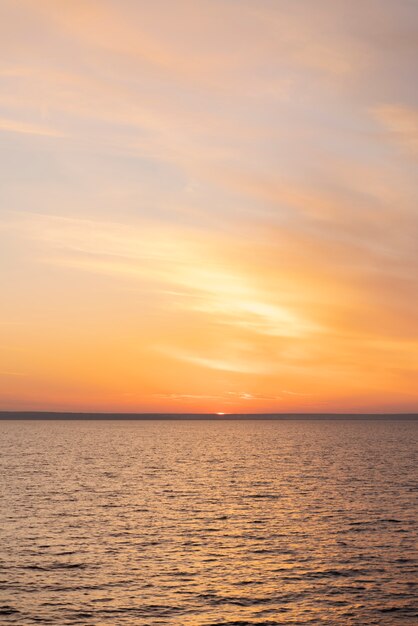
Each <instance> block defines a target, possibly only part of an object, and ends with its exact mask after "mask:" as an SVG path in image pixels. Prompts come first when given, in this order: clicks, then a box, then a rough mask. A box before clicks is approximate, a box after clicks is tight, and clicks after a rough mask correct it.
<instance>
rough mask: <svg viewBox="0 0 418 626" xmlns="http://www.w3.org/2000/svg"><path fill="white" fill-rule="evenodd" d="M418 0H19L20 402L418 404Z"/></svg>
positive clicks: (15, 192) (5, 254) (5, 38)
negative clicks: (58, 0)
mask: <svg viewBox="0 0 418 626" xmlns="http://www.w3.org/2000/svg"><path fill="white" fill-rule="evenodd" d="M417 58H418V2H417V1H416V0H362V1H361V2H360V0H358V1H357V0H315V2H313V1H312V0H153V1H152V2H149V1H148V0H60V2H56V1H55V0H19V2H16V1H15V0H0V286H1V305H0V409H3V410H73V411H123V412H125V411H126V412H129V411H132V412H140V411H144V412H165V411H170V412H220V413H221V412H222V413H228V412H245V413H252V412H310V411H312V412H347V411H348V412H350V411H353V412H365V411H369V412H393V411H399V412H413V411H417V410H418V384H417V381H418V376H417V373H418V367H417V365H418V288H417V287H418V285H417V283H418V245H417V241H418V209H417V196H418V176H417V169H416V168H417V160H418V81H417V70H416V67H417Z"/></svg>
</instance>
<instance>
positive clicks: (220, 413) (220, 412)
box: [216, 411, 225, 415]
mask: <svg viewBox="0 0 418 626" xmlns="http://www.w3.org/2000/svg"><path fill="white" fill-rule="evenodd" d="M216 415H225V413H222V411H219V413H217V414H216Z"/></svg>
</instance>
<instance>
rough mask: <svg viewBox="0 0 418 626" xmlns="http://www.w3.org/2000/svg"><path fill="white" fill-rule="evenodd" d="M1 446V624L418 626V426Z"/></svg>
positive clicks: (133, 426)
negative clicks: (354, 625) (327, 625)
mask: <svg viewBox="0 0 418 626" xmlns="http://www.w3.org/2000/svg"><path fill="white" fill-rule="evenodd" d="M0 437H1V440H0V452H1V496H2V504H1V517H0V522H1V546H0V623H1V624H19V626H26V625H28V626H29V625H31V624H54V625H57V626H59V625H61V624H81V625H85V626H90V625H93V624H94V625H97V626H99V625H100V626H101V625H106V624H110V625H119V624H121V625H122V624H133V625H134V624H135V625H136V624H140V625H143V624H144V625H145V624H146V625H154V624H155V625H157V624H179V625H185V626H186V625H187V626H190V625H192V624H193V625H200V624H201V625H209V624H211V625H221V624H224V625H227V624H229V625H233V624H234V625H236V626H238V625H244V624H265V625H267V624H269V625H273V624H286V625H290V624H337V625H345V624H356V625H359V626H368V625H370V624H377V625H379V626H382V625H386V624H405V625H408V626H412V625H414V624H418V607H417V604H418V603H417V583H418V579H417V574H418V560H417V558H418V554H417V538H418V528H417V520H418V459H417V449H418V446H417V444H418V423H417V422H415V423H411V422H410V423H405V422H385V423H376V422H369V423H338V424H335V423H327V422H315V423H310V424H309V423H305V422H291V423H290V422H273V421H265V422H250V421H247V422H222V423H219V422H202V421H201V422H191V421H178V422H164V421H160V422H121V423H117V422H61V423H60V422H16V423H12V422H2V423H0Z"/></svg>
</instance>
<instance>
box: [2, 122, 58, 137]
mask: <svg viewBox="0 0 418 626" xmlns="http://www.w3.org/2000/svg"><path fill="white" fill-rule="evenodd" d="M0 131H4V132H8V133H18V134H22V135H40V136H42V137H65V134H64V133H62V132H60V131H58V130H54V129H53V128H47V127H45V126H37V125H34V124H28V123H26V122H21V121H17V120H7V119H0Z"/></svg>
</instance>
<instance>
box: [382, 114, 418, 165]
mask: <svg viewBox="0 0 418 626" xmlns="http://www.w3.org/2000/svg"><path fill="white" fill-rule="evenodd" d="M374 115H375V117H376V119H377V120H378V121H379V122H380V123H381V124H382V125H383V127H384V128H385V129H386V131H387V136H388V138H389V140H390V141H392V142H393V143H394V144H395V145H399V146H400V147H401V148H402V149H403V150H405V152H407V153H409V154H411V155H412V156H415V157H416V156H418V108H412V107H408V106H402V105H382V106H379V107H376V108H375V109H374Z"/></svg>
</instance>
